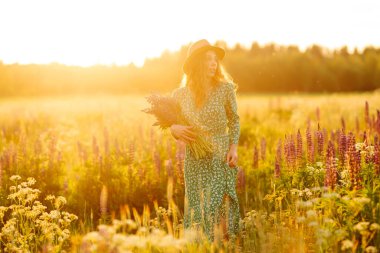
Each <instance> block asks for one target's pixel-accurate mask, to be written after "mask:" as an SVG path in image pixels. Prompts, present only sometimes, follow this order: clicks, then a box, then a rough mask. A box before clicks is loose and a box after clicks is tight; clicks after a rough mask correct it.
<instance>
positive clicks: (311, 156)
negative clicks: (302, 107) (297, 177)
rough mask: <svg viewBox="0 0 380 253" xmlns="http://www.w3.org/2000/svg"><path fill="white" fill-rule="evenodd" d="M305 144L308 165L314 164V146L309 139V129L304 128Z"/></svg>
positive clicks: (310, 138)
mask: <svg viewBox="0 0 380 253" xmlns="http://www.w3.org/2000/svg"><path fill="white" fill-rule="evenodd" d="M306 144H307V161H308V163H310V164H312V163H314V146H313V141H312V137H311V132H310V127H309V126H308V127H307V128H306Z"/></svg>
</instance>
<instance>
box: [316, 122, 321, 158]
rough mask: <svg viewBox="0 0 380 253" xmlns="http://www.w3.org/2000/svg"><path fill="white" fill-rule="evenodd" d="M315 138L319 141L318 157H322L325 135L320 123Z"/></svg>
mask: <svg viewBox="0 0 380 253" xmlns="http://www.w3.org/2000/svg"><path fill="white" fill-rule="evenodd" d="M315 136H316V139H317V151H318V156H322V153H323V134H322V132H321V131H320V127H319V123H318V130H317V131H316V132H315Z"/></svg>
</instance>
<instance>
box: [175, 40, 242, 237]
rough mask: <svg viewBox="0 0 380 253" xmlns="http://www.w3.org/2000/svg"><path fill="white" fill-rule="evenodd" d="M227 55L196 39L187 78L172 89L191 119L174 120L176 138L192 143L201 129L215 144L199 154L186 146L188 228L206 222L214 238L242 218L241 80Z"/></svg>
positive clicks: (204, 225) (236, 225) (232, 232)
mask: <svg viewBox="0 0 380 253" xmlns="http://www.w3.org/2000/svg"><path fill="white" fill-rule="evenodd" d="M224 55H225V51H224V50H223V49H222V48H220V47H215V46H211V45H210V43H209V42H208V41H207V40H199V41H197V42H195V43H194V44H192V45H191V46H190V48H189V50H188V54H187V58H186V60H185V63H184V65H183V71H184V73H185V75H184V79H183V80H184V81H183V83H182V85H181V87H180V88H177V89H175V90H174V91H173V92H172V96H173V97H174V98H175V99H176V100H177V101H178V102H179V104H180V106H181V109H182V112H183V114H184V116H185V118H186V120H187V121H188V122H189V124H190V126H183V125H172V126H171V127H170V130H171V134H172V135H173V136H174V138H176V139H179V140H181V141H183V142H185V143H189V142H191V141H194V138H195V137H196V134H195V132H197V133H200V134H202V136H203V137H204V138H205V139H206V140H208V141H210V142H211V143H212V144H213V153H212V155H210V156H208V157H205V158H201V159H199V160H197V159H195V157H194V156H193V155H192V153H191V152H190V149H186V152H185V161H184V178H185V212H184V228H185V229H187V228H190V227H192V226H193V225H196V224H198V225H201V227H202V228H203V229H204V231H205V232H206V235H207V237H208V239H209V240H211V241H213V240H214V229H215V228H217V227H220V226H221V227H222V230H223V234H224V238H225V239H228V238H229V237H231V236H235V235H236V234H237V232H238V230H239V220H240V213H239V203H238V198H237V195H236V189H235V186H236V175H237V170H238V167H237V159H238V154H237V145H238V141H239V136H240V122H239V115H238V114H237V103H236V94H235V89H236V86H235V84H234V83H233V82H232V81H231V80H230V79H228V77H227V74H226V72H225V71H224V70H223V67H222V66H221V64H220V60H222V59H223V57H224ZM227 127H228V131H227ZM194 130H196V131H194Z"/></svg>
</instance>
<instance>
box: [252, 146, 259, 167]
mask: <svg viewBox="0 0 380 253" xmlns="http://www.w3.org/2000/svg"><path fill="white" fill-rule="evenodd" d="M252 167H253V168H254V169H257V168H258V167H259V150H258V148H257V145H255V147H254V151H253V164H252Z"/></svg>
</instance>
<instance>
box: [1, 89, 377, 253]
mask: <svg viewBox="0 0 380 253" xmlns="http://www.w3.org/2000/svg"><path fill="white" fill-rule="evenodd" d="M366 102H367V103H368V110H367V112H366V109H365V106H366ZM146 107H147V104H146V102H145V99H144V97H142V96H141V97H139V96H107V95H98V96H88V97H83V96H78V97H40V98H12V99H2V100H0V186H1V188H0V205H1V206H3V207H4V208H9V207H10V206H12V199H10V198H8V196H9V194H11V192H10V191H9V188H10V187H11V186H13V185H14V182H13V181H12V180H11V177H12V176H13V175H20V176H21V178H22V179H23V180H26V179H27V178H28V177H33V178H34V179H35V180H36V182H37V183H36V184H35V186H34V187H36V188H38V189H39V191H40V193H39V195H40V197H41V199H44V198H46V197H48V196H52V195H55V196H63V197H64V198H65V200H66V202H67V203H66V205H65V209H66V211H67V212H68V213H72V214H75V215H76V216H77V217H78V220H75V221H74V220H73V221H72V222H71V225H70V236H68V237H67V239H66V237H65V240H64V241H62V242H61V243H60V244H59V247H56V248H54V247H51V245H54V243H52V242H50V241H49V240H47V241H46V240H45V241H42V242H41V244H40V245H37V243H35V244H36V245H33V249H34V250H33V251H43V250H45V251H46V249H57V251H62V250H66V251H72V252H128V251H133V252H178V251H183V252H198V251H200V252H216V251H225V252H235V251H236V252H377V250H379V247H378V245H380V235H379V232H378V230H379V225H378V222H379V220H380V207H379V198H380V183H379V174H378V172H377V167H376V166H377V165H376V164H377V163H378V160H376V159H378V150H377V149H376V137H375V136H378V135H379V134H380V133H379V131H380V128H379V127H380V118H379V116H378V114H377V113H378V112H377V110H379V109H380V94H378V93H348V94H312V95H310V94H266V95H249V96H248V95H242V96H238V110H239V115H240V119H241V136H240V141H239V147H238V154H239V167H240V171H239V174H238V180H237V191H238V197H239V201H240V210H241V217H242V220H241V227H242V232H241V233H240V234H239V236H238V238H236V240H231V241H230V242H224V241H223V240H219V241H215V242H213V243H210V242H207V241H206V240H204V237H203V235H202V233H201V232H196V231H195V232H194V231H184V230H183V227H182V221H183V220H182V218H183V213H182V212H183V206H184V179H183V151H184V150H183V148H182V149H181V146H180V145H179V144H178V143H176V142H175V140H174V139H173V138H172V137H171V136H170V134H169V133H168V131H161V130H159V129H158V128H155V127H152V124H153V123H154V119H153V118H152V117H150V116H149V115H147V114H145V113H143V112H142V111H141V110H142V109H144V108H146ZM376 124H379V125H376ZM318 126H319V128H318ZM342 129H343V130H344V132H343V131H342ZM298 130H299V132H300V136H301V137H300V139H297V132H298ZM350 132H352V136H354V137H355V140H354V141H355V143H351V144H357V145H356V146H355V145H354V147H355V149H352V147H353V146H352V145H348V144H346V142H348V143H349V142H350V141H351V140H352V139H350V138H351V137H350V135H349V133H350ZM307 134H309V137H310V140H309V142H308V139H307ZM343 139H344V141H345V144H344V145H343V144H342V143H341V141H342V140H343ZM365 139H366V140H367V141H364V140H365ZM297 141H298V142H297ZM299 141H301V144H302V146H301V147H300V146H299ZM329 141H331V143H332V144H331V145H332V148H331V149H330V153H331V154H330V153H329V152H328V150H329V149H328V147H329V145H330V144H329ZM363 143H364V144H363ZM342 145H343V146H344V148H342V147H343V146H342ZM346 147H347V148H346ZM310 148H312V149H310ZM349 148H351V149H349ZM297 152H299V153H297ZM376 152H377V153H376ZM357 153H359V158H360V159H359V160H355V159H357ZM343 157H346V158H347V159H346V160H345V161H346V162H343V159H344V158H343ZM355 157H356V158H355ZM376 157H377V158H376ZM311 158H312V160H311ZM358 161H359V162H358ZM276 164H277V167H276ZM33 201H34V200H33ZM4 210H5V209H4ZM18 210H21V209H20V207H19V209H18ZM51 211H54V210H51ZM3 213H4V215H3V216H2V223H1V224H2V229H3V228H4V227H9V224H10V223H9V224H8V226H6V224H7V222H9V221H10V220H12V218H14V217H13V215H12V213H11V212H10V211H9V209H7V211H4V212H3ZM20 217H21V216H20ZM16 218H17V217H16ZM45 218H46V217H45ZM14 221H15V220H12V222H14ZM17 221H18V222H19V223H17V224H22V221H23V220H22V219H21V218H20V219H19V220H17ZM23 227H27V226H23ZM18 229H19V234H20V236H21V235H22V231H23V230H21V227H19V228H18ZM27 233H28V234H29V237H30V231H28V232H27ZM0 235H1V236H2V237H0V238H1V240H0V242H1V249H2V250H5V247H7V246H6V245H7V243H9V240H8V239H6V237H5V236H3V235H4V231H2V234H0ZM23 238H26V237H23ZM6 240H8V241H6ZM35 241H36V240H35ZM49 245H50V246H49ZM57 245H58V244H57ZM16 246H17V247H22V245H16ZM47 247H50V248H47ZM376 247H377V248H376ZM25 252H27V251H25Z"/></svg>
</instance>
